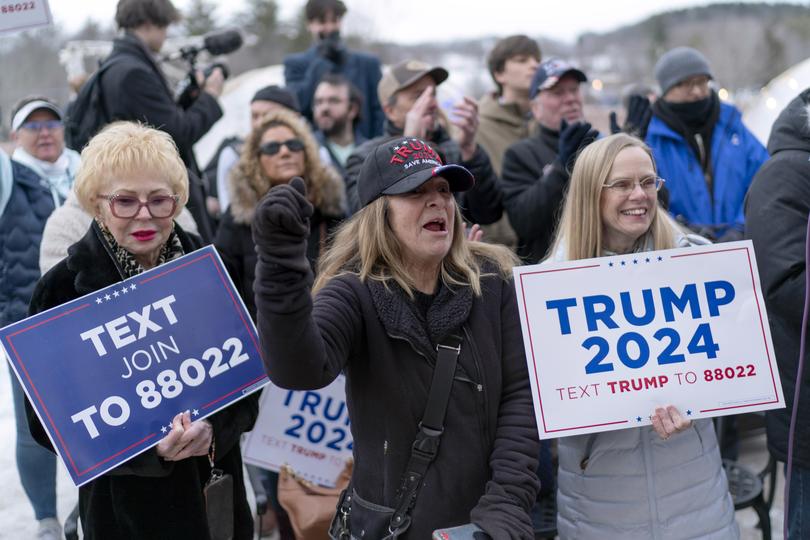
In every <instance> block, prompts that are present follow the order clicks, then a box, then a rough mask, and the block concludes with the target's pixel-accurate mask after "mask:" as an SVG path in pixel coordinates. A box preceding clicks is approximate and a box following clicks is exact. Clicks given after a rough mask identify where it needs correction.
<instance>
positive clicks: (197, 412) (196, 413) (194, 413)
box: [191, 409, 200, 416]
mask: <svg viewBox="0 0 810 540" xmlns="http://www.w3.org/2000/svg"><path fill="white" fill-rule="evenodd" d="M191 414H192V416H198V415H199V414H200V411H198V410H197V409H194V410H193V411H191Z"/></svg>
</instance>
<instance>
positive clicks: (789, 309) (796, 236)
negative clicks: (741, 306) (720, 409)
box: [745, 89, 810, 540]
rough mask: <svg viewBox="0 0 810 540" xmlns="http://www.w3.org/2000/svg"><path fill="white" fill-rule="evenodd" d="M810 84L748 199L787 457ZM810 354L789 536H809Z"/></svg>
mask: <svg viewBox="0 0 810 540" xmlns="http://www.w3.org/2000/svg"><path fill="white" fill-rule="evenodd" d="M808 110H810V89H807V90H805V91H804V92H802V93H801V94H799V95H798V96H797V97H796V98H794V99H793V101H791V102H790V104H788V106H787V107H786V108H785V110H783V111H782V113H781V114H780V115H779V118H777V119H776V122H775V123H774V125H773V128H772V129H771V136H770V139H769V140H768V152H769V153H770V154H771V158H770V159H769V160H768V161H766V162H765V164H764V165H762V167H761V168H760V169H759V171H758V172H757V174H756V175H755V176H754V180H753V181H752V183H751V188H750V190H749V191H748V195H747V198H746V201H745V235H746V236H747V237H748V238H750V239H751V240H752V241H753V242H754V248H755V249H756V253H757V260H758V261H759V262H758V265H759V276H760V279H761V280H762V290H763V293H764V296H765V304H766V306H767V307H768V321H769V323H770V327H771V335H772V336H773V348H774V354H775V355H776V361H777V363H778V364H779V376H780V378H781V380H782V389H783V390H784V394H785V402H786V404H787V408H785V409H774V410H772V411H767V412H766V413H765V423H766V427H767V434H768V450H769V451H770V453H771V455H772V456H773V457H774V458H776V459H777V460H779V461H785V462H786V461H787V456H788V445H789V443H790V439H789V438H788V432H789V427H790V417H791V411H792V408H793V406H794V392H795V390H796V374H797V368H798V364H797V362H798V361H797V359H798V358H799V348H800V346H801V331H802V313H803V308H804V297H805V294H807V291H806V288H805V279H806V273H807V267H806V266H805V249H806V248H805V245H806V242H807V219H808V214H810V118H808ZM807 357H808V355H807V354H805V357H804V359H802V360H803V361H804V363H805V370H804V377H803V379H802V381H801V383H800V390H801V391H802V393H803V394H805V395H804V396H803V398H804V399H803V400H800V401H799V410H798V417H797V424H796V427H795V434H794V437H795V443H794V444H795V446H794V447H793V469H792V472H791V479H790V497H789V503H788V508H786V509H785V510H786V512H785V519H786V520H788V538H789V539H796V540H797V539H799V538H810V430H808V429H807V421H808V418H810V396H808V395H807V394H808V393H810V377H808V373H810V370H809V369H807V366H806V364H807Z"/></svg>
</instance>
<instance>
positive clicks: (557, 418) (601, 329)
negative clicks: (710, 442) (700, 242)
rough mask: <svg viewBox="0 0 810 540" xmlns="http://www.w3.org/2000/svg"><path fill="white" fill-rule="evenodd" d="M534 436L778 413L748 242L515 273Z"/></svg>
mask: <svg viewBox="0 0 810 540" xmlns="http://www.w3.org/2000/svg"><path fill="white" fill-rule="evenodd" d="M515 287H516V289H517V294H518V303H519V305H520V317H521V326H522V328H523V340H524V345H525V347H526V356H527V362H528V367H529V378H530V380H531V385H532V392H533V397H534V407H535V415H536V418H537V427H538V432H539V434H540V437H541V438H552V437H564V436H567V435H577V434H582V433H592V432H598V431H608V430H612V429H623V428H628V427H635V426H641V425H645V424H649V423H650V420H649V416H650V414H652V412H653V411H654V409H655V407H657V406H665V405H670V404H672V405H675V406H676V407H678V408H679V409H680V410H681V412H682V414H684V415H685V416H686V417H688V418H693V419H696V418H704V417H709V416H720V415H727V414H737V413H742V412H752V411H758V410H765V409H774V408H779V407H783V406H784V399H783V396H782V387H781V384H780V382H779V373H778V371H777V367H776V360H775V358H774V357H773V346H772V343H771V335H770V329H769V328H768V318H767V314H766V313H765V304H764V302H763V299H762V294H761V292H760V284H759V275H758V273H757V268H756V259H755V257H754V250H753V246H752V244H751V243H750V241H746V242H734V243H728V244H722V245H714V246H700V247H692V248H684V249H674V250H666V251H658V252H648V253H634V254H629V255H621V256H612V257H602V258H598V259H587V260H579V261H569V262H560V263H552V264H544V265H537V266H524V267H519V268H516V269H515Z"/></svg>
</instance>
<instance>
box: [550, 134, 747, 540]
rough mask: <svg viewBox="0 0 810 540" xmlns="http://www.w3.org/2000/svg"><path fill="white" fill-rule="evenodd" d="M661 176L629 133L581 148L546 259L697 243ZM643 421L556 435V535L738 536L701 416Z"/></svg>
mask: <svg viewBox="0 0 810 540" xmlns="http://www.w3.org/2000/svg"><path fill="white" fill-rule="evenodd" d="M663 183H664V180H663V179H662V178H659V177H658V174H657V172H656V168H655V162H654V161H653V158H652V154H651V152H650V149H649V148H648V147H647V145H645V144H644V143H643V142H641V141H640V140H639V139H636V138H634V137H630V136H629V135H625V134H617V135H611V136H610V137H606V138H604V139H601V140H598V141H596V142H594V143H592V144H590V145H589V146H588V147H587V148H585V149H584V150H583V151H582V153H581V154H580V156H579V157H578V158H577V161H576V165H575V166H574V170H573V172H572V174H571V183H570V186H569V188H568V195H567V197H566V201H565V206H564V207H563V213H562V217H561V218H560V225H559V228H558V230H557V235H556V238H555V241H554V244H553V246H552V250H551V252H550V253H551V256H550V259H552V260H556V261H567V260H577V259H587V258H592V257H602V256H605V255H613V254H623V253H635V252H643V251H651V250H656V249H669V248H676V247H687V246H690V245H695V244H705V243H707V242H706V240H705V239H703V238H701V237H699V236H694V235H685V234H684V233H683V232H681V230H680V228H679V227H678V225H677V224H676V223H675V222H674V221H673V220H672V218H670V217H669V215H668V214H667V213H666V211H664V210H663V209H662V208H661V207H660V206H659V204H658V202H657V191H658V190H659V189H661V187H662V185H663ZM651 413H652V414H651V419H652V427H638V428H630V429H623V430H618V431H609V432H605V433H595V434H589V435H579V436H573V437H564V438H562V439H560V440H559V473H558V479H557V484H558V496H557V509H558V520H557V527H558V531H559V534H560V538H563V539H566V538H582V539H592V538H593V539H597V538H599V539H601V538H622V539H627V540H630V539H639V540H641V539H644V540H648V539H650V538H702V539H715V540H721V539H722V540H727V539H733V538H738V537H739V530H738V528H737V525H736V523H735V521H734V505H733V503H732V500H731V496H730V495H729V491H728V481H727V479H726V475H725V473H724V472H723V467H722V463H721V461H720V452H719V449H718V446H717V438H716V436H715V433H714V428H713V426H712V422H711V420H710V419H702V420H695V421H690V420H688V419H687V418H686V417H685V416H684V415H683V414H682V413H681V411H679V410H678V409H677V408H676V407H674V406H672V405H669V406H667V405H666V404H661V406H658V407H656V408H655V410H654V411H651Z"/></svg>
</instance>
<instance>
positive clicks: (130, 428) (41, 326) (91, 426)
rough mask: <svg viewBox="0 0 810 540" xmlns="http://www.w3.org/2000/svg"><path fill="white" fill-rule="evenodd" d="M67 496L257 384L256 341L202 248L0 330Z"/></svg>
mask: <svg viewBox="0 0 810 540" xmlns="http://www.w3.org/2000/svg"><path fill="white" fill-rule="evenodd" d="M0 339H1V340H2V344H3V348H4V349H5V351H6V354H7V356H8V357H9V359H10V361H11V364H12V366H13V368H14V370H15V371H16V373H17V377H18V378H19V379H20V381H21V383H22V385H23V387H24V388H25V391H26V393H27V394H28V399H29V400H30V401H31V404H32V405H33V406H34V409H35V410H36V412H37V414H38V415H39V418H40V421H41V422H42V425H43V426H44V427H45V429H46V430H47V432H48V435H49V436H50V438H51V441H52V443H53V445H54V448H56V449H57V451H58V452H59V455H60V456H61V457H62V460H63V461H64V463H65V466H66V467H67V470H68V472H69V473H70V476H71V478H72V479H73V481H74V483H75V484H76V485H77V486H80V485H82V484H85V483H87V482H89V481H90V480H92V479H94V478H96V477H97V476H99V475H101V474H104V473H105V472H106V471H109V470H110V469H113V468H114V467H116V466H118V465H120V464H121V463H123V462H125V461H127V460H128V459H131V458H132V457H134V456H136V455H138V454H140V453H141V452H144V451H146V450H148V449H149V448H151V447H152V446H154V445H155V444H157V443H158V442H159V441H160V439H161V438H163V437H164V436H165V435H166V433H168V431H170V430H171V420H172V418H173V417H174V416H175V415H176V414H177V413H179V412H181V411H186V410H187V411H190V412H191V418H192V420H199V419H202V418H205V417H206V416H209V415H211V414H213V413H215V412H216V411H218V410H219V409H222V408H223V407H226V406H228V405H229V404H231V403H233V402H234V401H236V400H238V399H240V398H242V397H244V396H246V395H247V394H249V393H251V392H253V391H255V390H257V389H259V388H260V387H261V386H263V385H264V384H265V383H266V382H267V377H266V375H265V373H264V368H263V364H262V360H261V357H260V355H259V346H258V339H257V336H256V329H255V327H254V326H253V323H252V322H251V320H250V317H249V315H248V313H247V311H246V310H245V307H244V304H243V303H242V301H241V299H240V298H239V295H238V294H237V293H236V292H235V290H234V287H233V284H232V283H231V281H230V279H229V277H228V275H227V274H226V272H225V269H224V268H223V266H222V262H221V260H220V259H219V255H218V254H217V252H216V250H214V248H213V247H210V246H209V247H206V248H203V249H201V250H198V251H195V252H193V253H190V254H188V255H186V256H184V257H181V258H179V259H176V260H174V261H171V262H168V263H166V264H163V265H161V266H159V267H157V268H154V269H152V270H150V271H148V272H144V273H142V274H140V275H138V276H136V277H133V278H130V279H127V280H125V281H122V282H120V283H116V284H114V285H111V286H109V287H107V288H104V289H100V290H98V291H96V292H94V293H92V294H89V295H87V296H84V297H82V298H79V299H77V300H73V301H71V302H68V303H67V304H63V305H61V306H59V307H56V308H53V309H50V310H48V311H45V312H42V313H39V314H37V315H36V316H34V317H30V318H28V319H25V320H23V321H20V322H18V323H16V324H13V325H11V326H7V327H6V328H3V329H2V330H0Z"/></svg>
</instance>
